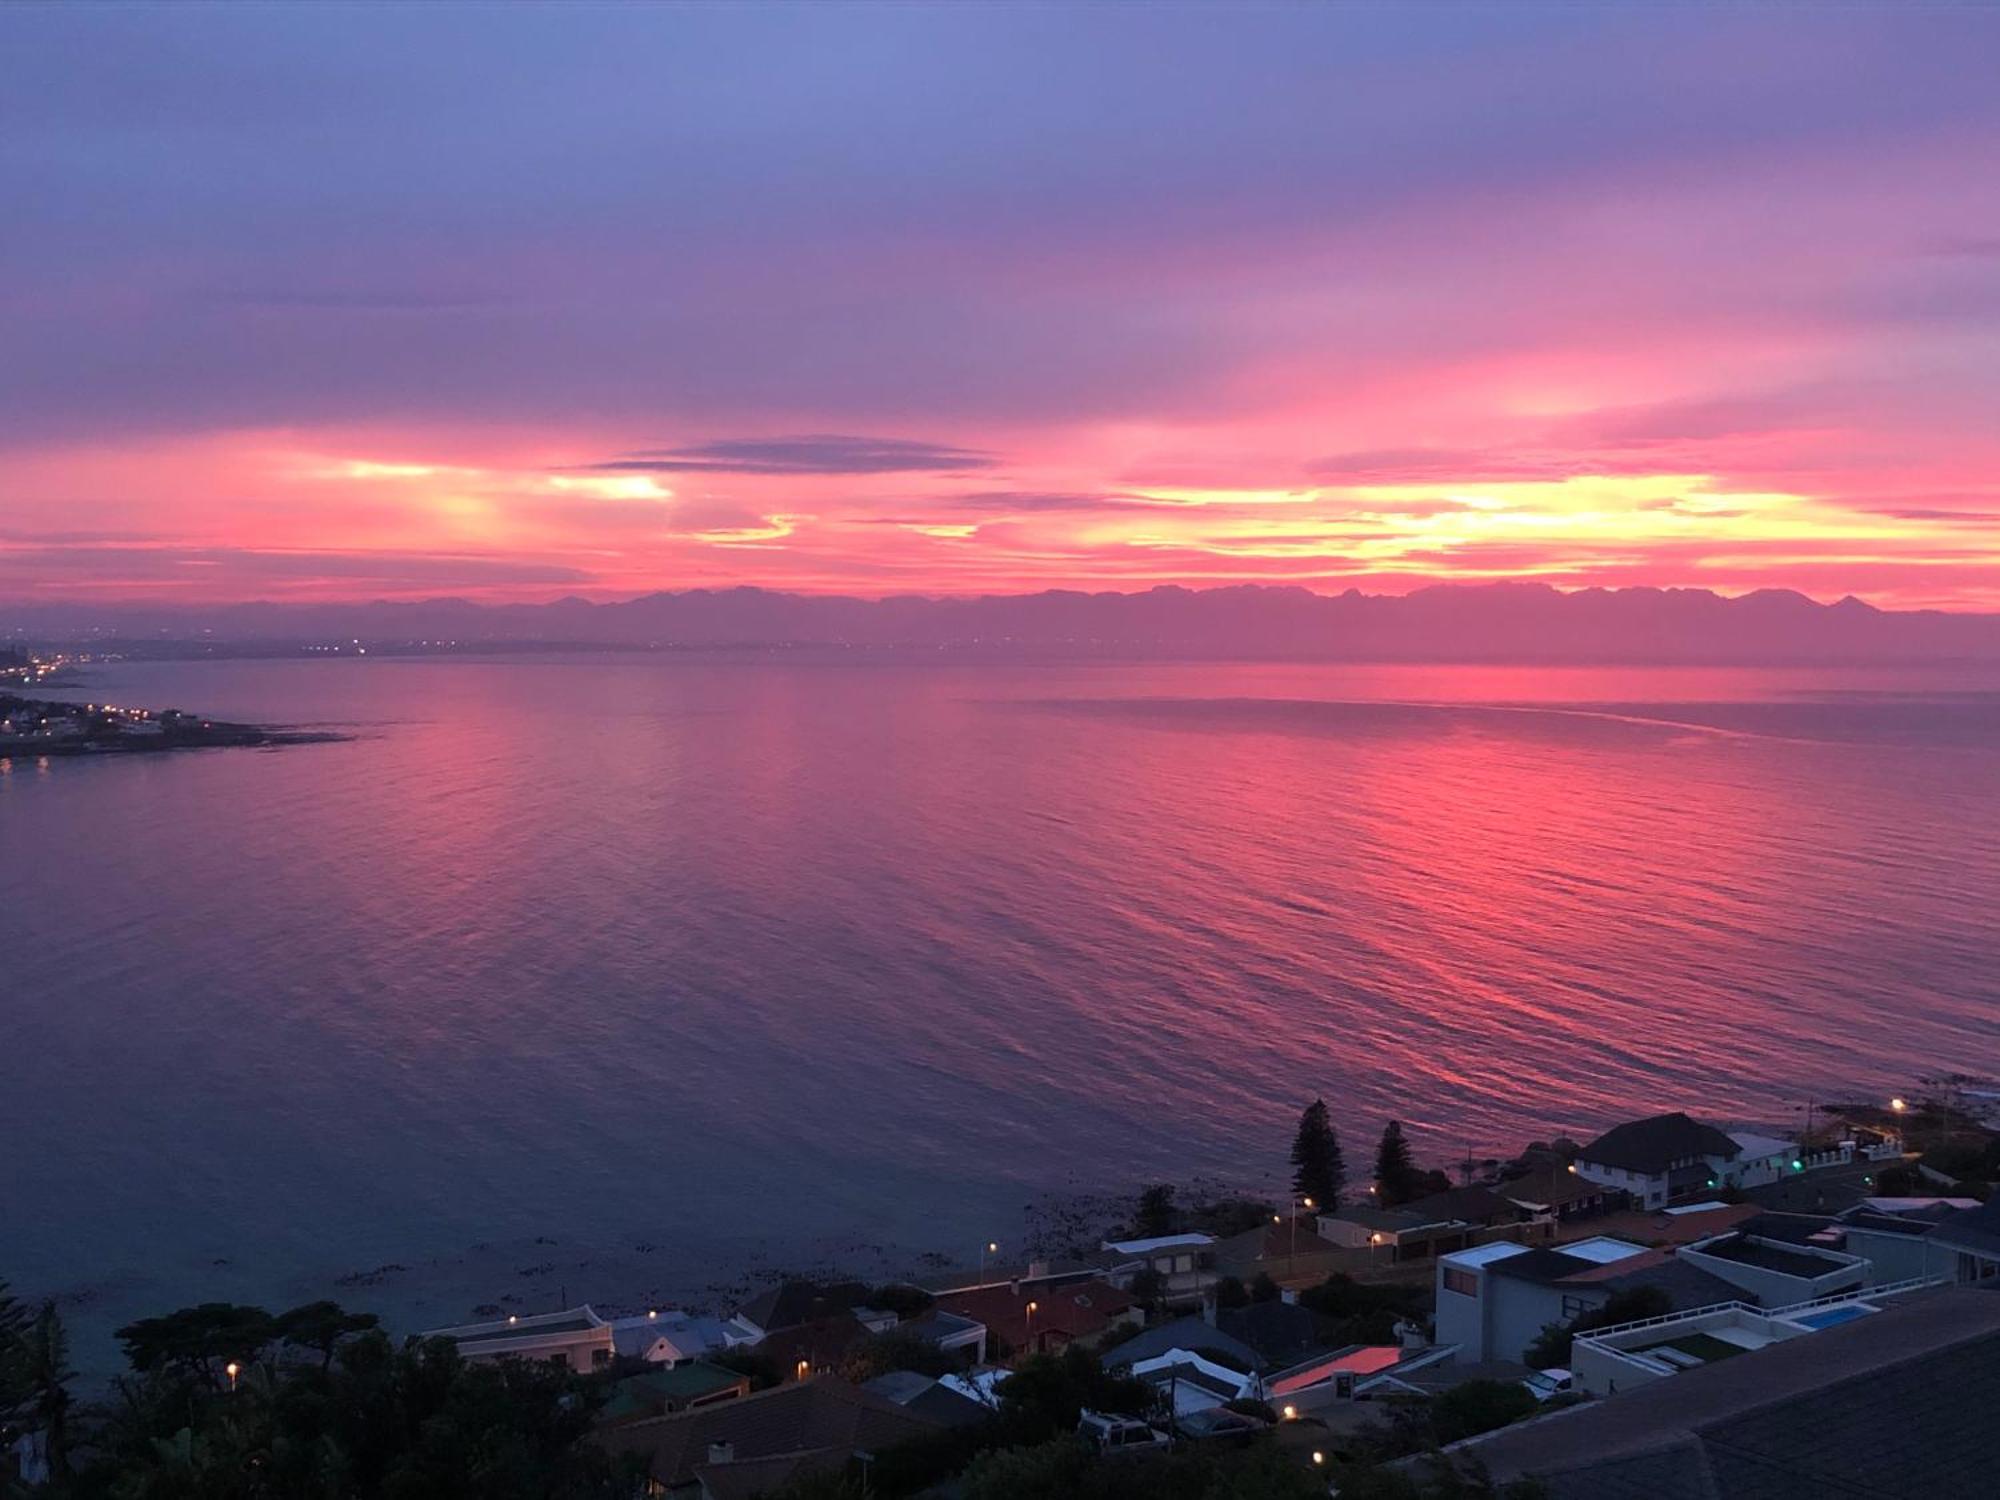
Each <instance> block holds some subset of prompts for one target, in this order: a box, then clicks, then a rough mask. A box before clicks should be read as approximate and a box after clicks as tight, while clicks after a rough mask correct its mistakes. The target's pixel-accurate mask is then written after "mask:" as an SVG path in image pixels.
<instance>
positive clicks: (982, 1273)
mask: <svg viewBox="0 0 2000 1500" xmlns="http://www.w3.org/2000/svg"><path fill="white" fill-rule="evenodd" d="M999 1253H1000V1242H999V1241H998V1240H988V1241H987V1242H986V1243H985V1244H983V1245H981V1246H980V1247H979V1284H980V1285H981V1286H984V1285H986V1257H987V1256H989V1255H998V1254H999Z"/></svg>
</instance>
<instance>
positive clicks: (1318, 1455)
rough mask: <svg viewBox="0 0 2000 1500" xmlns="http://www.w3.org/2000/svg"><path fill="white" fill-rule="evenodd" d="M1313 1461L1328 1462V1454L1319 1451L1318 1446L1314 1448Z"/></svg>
mask: <svg viewBox="0 0 2000 1500" xmlns="http://www.w3.org/2000/svg"><path fill="white" fill-rule="evenodd" d="M1313 1462H1314V1463H1316V1464H1323V1463H1325V1462H1326V1455H1325V1454H1324V1453H1322V1452H1320V1451H1319V1449H1317V1448H1315V1449H1313Z"/></svg>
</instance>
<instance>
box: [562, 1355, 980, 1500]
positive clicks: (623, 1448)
mask: <svg viewBox="0 0 2000 1500" xmlns="http://www.w3.org/2000/svg"><path fill="white" fill-rule="evenodd" d="M939 1426H940V1424H939V1423H938V1422H936V1421H935V1420H933V1419H931V1418H929V1417H925V1416H923V1415H921V1414H918V1413H915V1412H912V1411H909V1410H907V1409H906V1408H904V1407H901V1406H898V1405H897V1404H896V1403H895V1402H893V1401H890V1400H888V1399H887V1398H885V1397H882V1396H878V1395H876V1394H875V1393H874V1392H873V1391H868V1390H863V1389H862V1388H861V1387H860V1386H854V1385H849V1384H848V1383H847V1382H846V1381H844V1380H837V1379H820V1380H807V1381H799V1382H795V1383H792V1384H788V1385H781V1386H777V1387H774V1388H773V1389H771V1390H768V1391H759V1392H758V1393H757V1394H755V1395H751V1396H739V1397H738V1398H736V1399H735V1400H733V1401H723V1402H718V1403H717V1404H715V1405H713V1406H697V1407H695V1408H693V1409H692V1410H689V1411H684V1412H678V1413H676V1414H674V1415H673V1416H666V1417H650V1418H647V1419H645V1420H642V1421H637V1422H628V1423H625V1424H624V1425H622V1426H618V1427H611V1428H600V1429H599V1430H598V1431H597V1432H595V1433H594V1434H593V1435H592V1441H593V1442H595V1443H597V1444H598V1446H600V1447H602V1448H604V1449H606V1450H608V1451H609V1452H611V1453H613V1454H622V1453H636V1454H639V1455H640V1456H641V1457H642V1458H643V1459H644V1460H645V1462H646V1466H647V1471H648V1473H649V1474H650V1475H651V1476H652V1477H653V1478H654V1479H656V1480H657V1481H659V1482H660V1483H661V1484H663V1485H665V1486H667V1487H668V1488H669V1489H672V1488H674V1487H677V1486H681V1485H686V1484H689V1483H691V1482H693V1480H694V1478H695V1474H696V1471H697V1470H698V1469H701V1468H703V1467H704V1466H706V1465H707V1463H708V1449H709V1445H710V1444H711V1443H729V1444H731V1445H732V1446H733V1448H734V1450H735V1455H736V1462H737V1463H745V1462H749V1461H753V1460H754V1461H763V1460H769V1459H778V1458H783V1457H786V1456H796V1455H800V1454H805V1453H815V1452H819V1451H821V1450H833V1451H836V1452H838V1453H839V1454H840V1455H841V1456H842V1458H843V1460H844V1459H845V1456H846V1455H847V1454H850V1453H853V1452H856V1451H863V1450H865V1451H870V1452H874V1451H879V1450H881V1449H883V1448H889V1447H893V1446H894V1445H896V1444H897V1443H901V1442H907V1441H910V1440H911V1439H914V1438H918V1437H922V1436H923V1435H925V1434H926V1433H930V1432H935V1431H937V1430H938V1428H939ZM718 1467H726V1466H718Z"/></svg>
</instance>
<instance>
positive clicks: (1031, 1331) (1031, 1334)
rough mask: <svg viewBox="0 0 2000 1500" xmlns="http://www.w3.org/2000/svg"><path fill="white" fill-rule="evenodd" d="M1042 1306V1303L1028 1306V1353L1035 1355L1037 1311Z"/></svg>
mask: <svg viewBox="0 0 2000 1500" xmlns="http://www.w3.org/2000/svg"><path fill="white" fill-rule="evenodd" d="M1040 1305H1041V1304H1040V1303H1037V1302H1030V1303H1029V1304H1028V1308H1027V1312H1028V1352H1029V1353H1030V1354H1033V1353H1034V1352H1035V1309H1036V1308H1037V1307H1039V1306H1040Z"/></svg>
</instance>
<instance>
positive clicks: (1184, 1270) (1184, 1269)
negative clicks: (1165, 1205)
mask: <svg viewBox="0 0 2000 1500" xmlns="http://www.w3.org/2000/svg"><path fill="white" fill-rule="evenodd" d="M1104 1249H1105V1250H1107V1251H1109V1252H1110V1253H1111V1254H1113V1255H1116V1256H1118V1257H1119V1258H1120V1259H1122V1260H1124V1261H1125V1262H1126V1263H1127V1265H1128V1266H1130V1268H1131V1269H1130V1272H1128V1271H1127V1268H1126V1266H1120V1267H1118V1268H1117V1273H1116V1274H1112V1273H1110V1272H1107V1279H1109V1280H1110V1281H1111V1282H1112V1284H1113V1285H1115V1286H1118V1287H1121V1288H1128V1289H1129V1287H1130V1286H1131V1278H1132V1275H1134V1274H1136V1273H1137V1272H1138V1271H1139V1270H1141V1269H1143V1270H1149V1271H1154V1272H1157V1273H1158V1274H1159V1275H1160V1277H1161V1278H1162V1280H1163V1281H1164V1282H1165V1292H1166V1295H1167V1297H1168V1298H1169V1299H1170V1300H1174V1301H1186V1300H1188V1299H1191V1298H1195V1297H1199V1296H1201V1295H1202V1293H1204V1292H1206V1291H1208V1290H1209V1289H1210V1288H1211V1287H1213V1286H1214V1285H1215V1283H1216V1281H1217V1279H1218V1278H1217V1276H1216V1274H1215V1270H1214V1261H1215V1236H1214V1235H1212V1234H1163V1235H1156V1236H1154V1237H1153V1238H1151V1239H1143V1240H1106V1241H1105V1242H1104Z"/></svg>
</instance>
